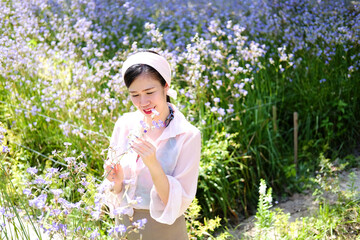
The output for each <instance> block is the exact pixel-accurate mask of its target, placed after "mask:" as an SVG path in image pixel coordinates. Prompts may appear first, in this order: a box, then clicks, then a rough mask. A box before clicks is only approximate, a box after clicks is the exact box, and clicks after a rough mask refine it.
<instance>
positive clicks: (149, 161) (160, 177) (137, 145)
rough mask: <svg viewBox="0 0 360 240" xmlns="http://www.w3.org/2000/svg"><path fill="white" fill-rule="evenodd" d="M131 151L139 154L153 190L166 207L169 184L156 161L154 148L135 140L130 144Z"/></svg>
mask: <svg viewBox="0 0 360 240" xmlns="http://www.w3.org/2000/svg"><path fill="white" fill-rule="evenodd" d="M131 147H132V149H133V150H134V151H135V152H136V153H137V154H139V156H140V157H141V159H142V160H143V162H144V164H145V165H146V166H147V167H148V169H149V171H150V174H151V178H152V180H153V183H154V186H155V189H156V191H157V193H158V194H159V197H160V199H161V200H162V201H163V203H164V204H165V205H166V204H167V202H168V200H169V192H170V184H169V180H168V178H167V176H166V175H165V172H164V170H163V169H162V167H161V165H160V163H159V162H158V160H157V159H156V147H155V146H154V145H152V144H151V143H150V142H149V141H147V140H145V139H141V138H137V139H136V140H135V141H134V142H133V143H132V144H131Z"/></svg>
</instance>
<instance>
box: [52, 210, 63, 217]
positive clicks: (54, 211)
mask: <svg viewBox="0 0 360 240" xmlns="http://www.w3.org/2000/svg"><path fill="white" fill-rule="evenodd" d="M60 213H61V210H60V209H54V210H51V212H50V216H58V215H60Z"/></svg>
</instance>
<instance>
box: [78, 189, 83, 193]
mask: <svg viewBox="0 0 360 240" xmlns="http://www.w3.org/2000/svg"><path fill="white" fill-rule="evenodd" d="M77 191H78V192H79V193H84V192H85V189H83V188H78V190H77Z"/></svg>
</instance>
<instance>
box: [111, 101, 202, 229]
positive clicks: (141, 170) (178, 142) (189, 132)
mask: <svg viewBox="0 0 360 240" xmlns="http://www.w3.org/2000/svg"><path fill="white" fill-rule="evenodd" d="M171 106H172V108H173V110H174V119H173V120H172V121H171V122H170V124H169V125H168V126H167V127H166V128H165V129H164V131H163V133H162V134H161V135H160V136H159V138H158V139H157V140H156V141H155V142H152V144H153V145H154V146H155V147H156V148H157V151H156V158H157V160H158V161H159V162H160V164H161V166H162V168H163V170H164V172H165V174H166V176H167V178H168V180H169V184H170V192H169V198H168V203H167V204H166V205H165V204H164V203H163V202H162V200H161V199H160V197H159V196H158V194H157V192H156V189H155V186H154V184H153V182H152V178H151V175H150V171H149V170H148V169H147V167H146V165H145V164H144V163H143V162H142V160H141V158H139V159H138V160H137V154H136V153H135V152H134V151H131V150H130V151H128V150H127V149H129V138H128V136H129V135H131V133H132V132H136V131H139V129H140V128H141V124H140V121H141V120H143V115H142V114H141V112H139V111H136V112H131V113H126V114H124V115H123V116H122V117H120V118H119V119H118V120H117V122H116V124H115V128H114V131H113V134H112V136H111V141H110V148H111V149H113V150H114V151H112V154H111V153H110V152H109V154H108V158H109V160H110V161H114V160H117V161H120V164H121V166H122V168H123V171H124V187H123V190H122V192H121V193H120V194H114V193H112V192H107V195H106V198H105V204H106V205H107V206H108V207H109V209H110V214H111V216H113V215H114V213H116V212H119V211H120V212H121V213H122V214H128V215H129V216H132V215H133V209H134V208H135V209H148V210H150V215H151V217H152V218H153V219H155V220H156V221H158V222H160V223H164V224H172V223H174V222H175V220H176V219H177V218H178V217H179V216H181V215H182V214H184V212H185V211H186V209H187V208H188V207H189V205H190V203H191V202H192V200H193V199H194V197H195V194H196V189H197V181H198V175H199V162H200V152H201V134H200V131H199V130H198V129H197V128H196V127H194V126H193V125H191V124H190V123H189V122H188V121H187V120H186V119H185V117H184V115H183V114H182V113H181V112H180V111H179V110H178V109H177V108H176V107H175V106H174V105H171ZM124 152H126V154H124V155H122V156H120V155H121V153H124ZM105 181H108V180H107V179H106V180H105ZM137 199H140V201H137Z"/></svg>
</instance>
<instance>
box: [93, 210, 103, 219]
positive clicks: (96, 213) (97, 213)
mask: <svg viewBox="0 0 360 240" xmlns="http://www.w3.org/2000/svg"><path fill="white" fill-rule="evenodd" d="M100 214H101V212H100V211H93V212H91V216H92V217H93V218H94V219H95V220H99V219H100Z"/></svg>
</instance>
